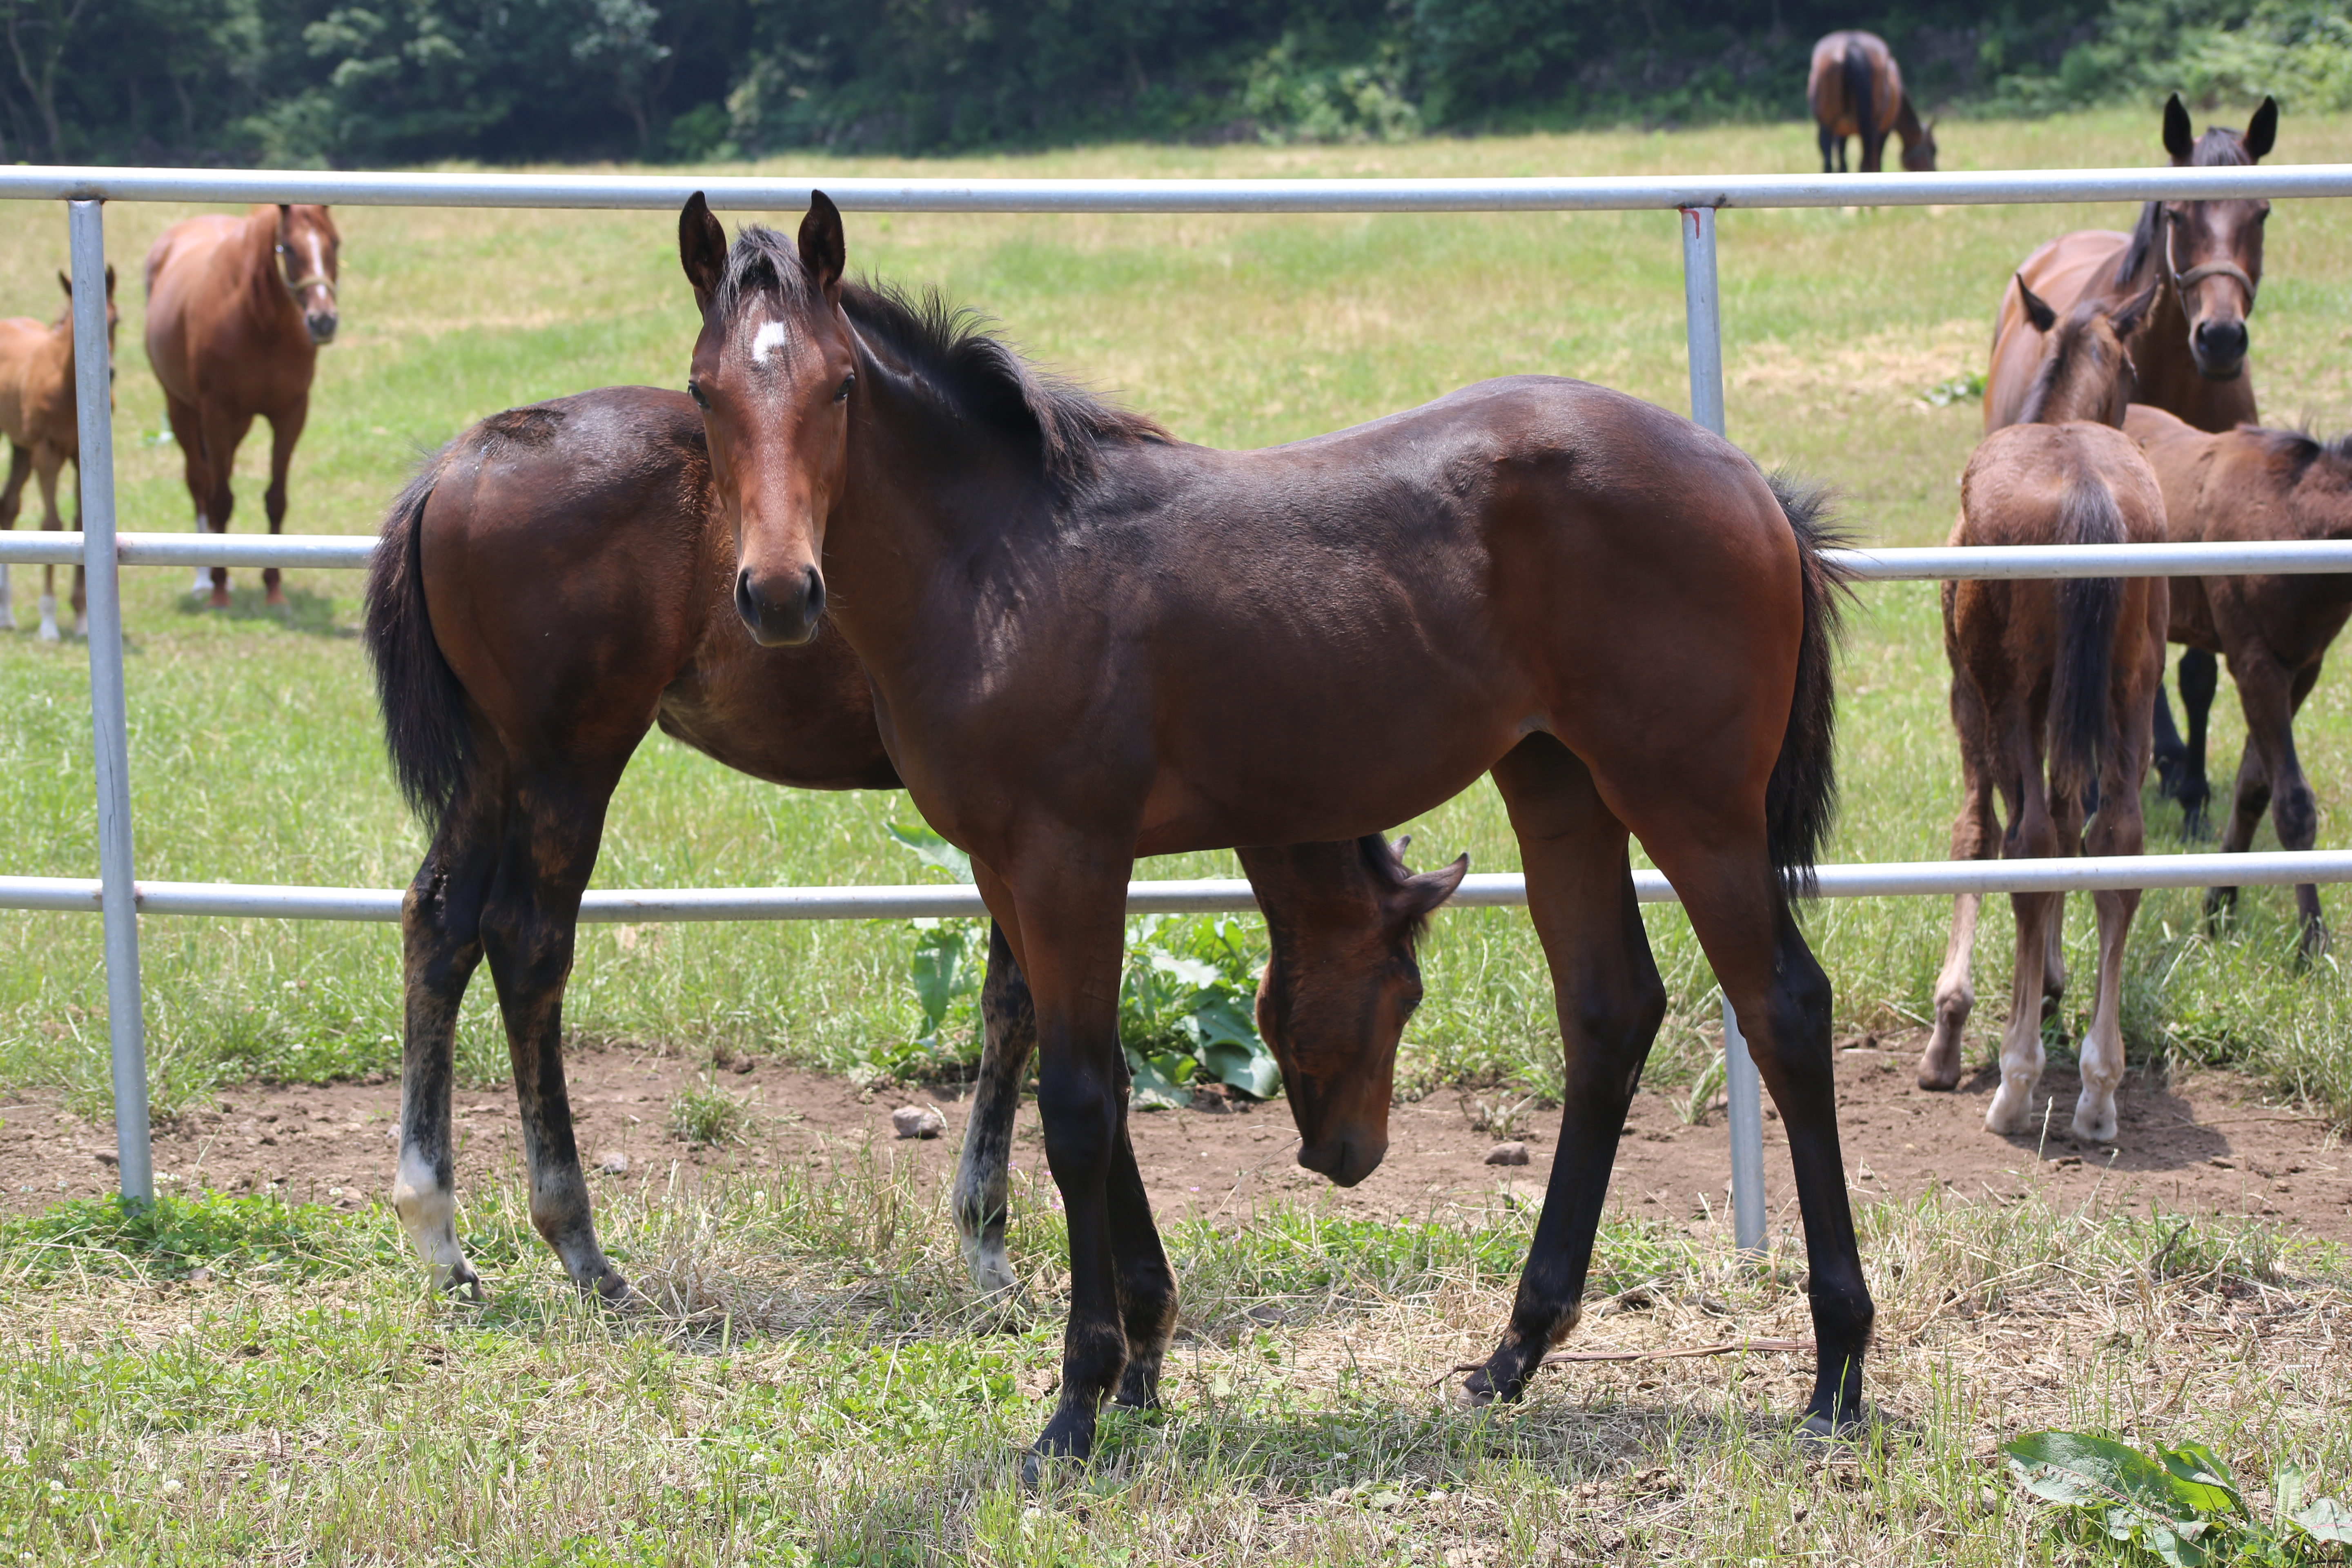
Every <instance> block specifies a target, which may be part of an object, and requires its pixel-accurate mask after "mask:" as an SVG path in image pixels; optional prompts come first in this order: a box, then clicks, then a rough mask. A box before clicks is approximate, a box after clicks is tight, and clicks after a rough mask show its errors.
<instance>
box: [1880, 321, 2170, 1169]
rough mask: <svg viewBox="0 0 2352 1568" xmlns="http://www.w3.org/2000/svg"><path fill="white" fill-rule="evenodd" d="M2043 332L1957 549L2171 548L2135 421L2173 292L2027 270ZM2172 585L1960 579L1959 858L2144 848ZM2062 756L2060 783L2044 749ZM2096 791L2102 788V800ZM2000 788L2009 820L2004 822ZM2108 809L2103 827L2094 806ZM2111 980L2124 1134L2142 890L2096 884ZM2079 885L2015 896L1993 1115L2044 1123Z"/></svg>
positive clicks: (2085, 1113) (2110, 1014) (1927, 1065)
mask: <svg viewBox="0 0 2352 1568" xmlns="http://www.w3.org/2000/svg"><path fill="white" fill-rule="evenodd" d="M2017 290H2018V294H2019V297H2020V298H2021V300H2022V301H2023V304H2024V308H2025V310H2026V313H2027V318H2028V319H2029V320H2030V321H2032V322H2033V325H2034V331H2035V334H2036V337H2037V339H2038V341H2040V342H2041V343H2042V363H2041V365H2040V367H2039V368H2038V370H2037V371H2036V373H2035V375H2034V379H2033V384H2032V387H2031V388H2030V389H2029V391H2028V393H2027V395H2026V397H2025V400H2024V403H2023V405H2022V407H2021V414H2022V416H2023V417H2022V418H2021V420H2020V421H2019V422H2018V423H2017V424H2014V425H2010V426H2004V427H2002V428H2001V429H2000V430H1996V431H1994V432H1993V433H1992V434H1991V435H1990V436H1988V437H1985V439H1984V440H1983V442H1982V443H1981V444H1979V446H1978V447H1977V449H1976V453H1975V455H1974V456H1973V457H1971V458H1969V466H1968V468H1967V470H1966V471H1965V472H1964V473H1962V474H1961V476H1960V521H1959V523H1958V526H1957V527H1955V528H1954V529H1953V531H1952V537H1951V542H1952V543H1953V544H1955V545H1963V546H1966V545H2010V544H2125V543H2129V544H2153V543H2160V542H2162V541H2163V539H2164V497H2163V494H2162V492H2161V491H2160V490H2159V489H2158V488H2157V482H2156V475H2155V474H2154V473H2152V472H2151V471H2149V468H2148V465H2147V458H2143V457H2142V456H2140V451H2139V448H2138V447H2137V446H2136V445H2134V444H2133V442H2132V440H2131V438H2130V437H2127V436H2126V435H2124V434H2123V432H2122V430H2121V429H2120V428H2119V426H2121V425H2122V424H2123V419H2124V408H2125V405H2126V403H2127V402H2128V400H2129V398H2130V395H2131V361H2130V359H2129V357H2128V356H2127V355H2126V353H2125V351H2124V343H2125V342H2126V340H2128V339H2129V338H2130V336H2131V334H2132V331H2133V330H2134V329H2135V328H2136V327H2137V326H2138V325H2139V324H2140V322H2141V321H2142V320H2143V319H2144V318H2145V317H2146V316H2147V312H2148V310H2150V309H2151V308H2152V307H2153V306H2154V304H2155V302H2156V293H2157V285H2156V284H2155V283H2153V282H2151V283H2149V284H2148V285H2147V287H2146V288H2144V289H2142V290H2141V291H2140V292H2139V294H2138V295H2137V296H2136V297H2135V298H2133V299H2131V300H2127V301H2126V302H2125V303H2124V304H2122V305H2119V306H2118V305H2115V304H2112V303H2110V302H2109V301H2108V300H2105V299H2104V298H2101V297H2099V296H2096V295H2094V296H2092V297H2090V298H2088V299H2084V300H2080V301H2078V302H2077V303H2076V304H2075V305H2074V308H2073V309H2072V310H2070V311H2069V312H2068V313H2067V315H2066V317H2065V319H2064V320H2063V321H2061V320H2060V319H2059V318H2058V315H2057V313H2056V312H2055V311H2054V310H2053V309H2052V308H2051V307H2050V306H2048V305H2047V304H2044V303H2043V302H2042V300H2040V299H2038V298H2037V297H2036V296H2035V295H2034V293H2033V291H2032V289H2028V288H2027V287H2026V286H2025V280H2024V279H2018V282H2017ZM2165 614H2166V588H2165V581H2164V579H2163V578H2161V577H2135V578H2129V579H2124V578H2115V577H2085V578H2075V579H2069V580H2066V581H2063V582H2054V583H2053V582H2018V583H2005V582H1999V581H1969V582H1958V583H1946V584H1944V652H1945V655H1946V657H1947V658H1949V659H1950V661H1951V665H1952V727H1953V729H1955V730H1957V731H1958V732H1959V741H1960V778H1961V784H1962V796H1961V805H1960V814H1959V816H1958V819H1957V820H1956V821H1954V822H1953V824H1952V858H1953V859H1955V860H1990V859H1991V858H1994V857H1995V856H1996V855H1998V856H1999V857H2000V858H2003V859H2010V860H2015V859H2021V858H2033V859H2046V858H2050V857H2053V856H2058V855H2079V854H2081V853H2083V851H2084V848H2085V847H2086V842H2087V847H2088V848H2089V850H2090V852H2091V853H2092V854H2094V855H2137V854H2138V853H2139V851H2140V844H2141V839H2142V831H2141V823H2140V805H2139V786H2140V781H2141V780H2142V779H2144V778H2145V777H2147V765H2148V750H2149V743H2150V736H2149V716H2148V715H2149V708H2150V705H2151V704H2150V698H2151V694H2152V693H2153V692H2154V691H2155V689H2156V685H2157V682H2158V681H2159V680H2161V679H2163V678H2164V620H2165ZM2045 756H2046V759H2047V767H2048V772H2047V777H2046V780H2045V777H2044V771H2043V770H2044V761H2045ZM2094 792H2095V793H2094ZM1996 794H1998V795H1999V797H2000V805H2001V808H2002V810H2003V812H2004V813H2005V814H2006V816H2008V818H2009V831H2008V833H2007V834H2006V835H2003V834H2002V833H2001V831H2000V822H1999V821H1998V820H1997V819H1996V818H1995V816H1994V797H1995V795H1996ZM2094 801H2095V802H2096V808H2095V810H2096V814H2095V816H2092V818H2091V824H2090V831H2089V835H2088V837H2087V841H2086V839H2085V836H2084V826H2083V819H2084V813H2085V812H2086V811H2088V810H2091V809H2092V805H2091V803H2092V802H2094ZM2091 897H2092V901H2093V903H2094V904H2095V906H2096V907H2097V910H2098V914H2099V973H2098V984H2097V991H2096V1002H2095V1005H2094V1007H2093V1009H2092V1014H2091V1026H2090V1028H2089V1030H2088V1031H2087V1032H2086V1033H2085V1035H2084V1041H2083V1050H2082V1068H2083V1090H2082V1094H2081V1096H2080V1097H2079V1098H2078V1099H2077V1100H2076V1102H2075V1106H2074V1135H2075V1136H2076V1137H2077V1138H2080V1139H2083V1140H2085V1141H2087V1142H2095V1143H2108V1142H2114V1141H2115V1136H2116V1086H2117V1085H2118V1084H2120V1083H2122V1082H2123V1076H2124V1040H2123V1016H2122V1015H2123V955H2124V941H2125V939H2126V937H2127V936H2128V935H2129V934H2130V931H2131V922H2132V916H2133V915H2134V914H2135V913H2136V912H2137V910H2138V909H2139V893H2138V891H2137V889H2114V890H2108V891H2104V892H2097V893H2094V894H2093V895H2092V896H2091ZM2065 901H2066V900H2065V895H2064V894H2063V893H2012V894H2011V895H2010V904H2011V908H2012V909H2014V910H2015V911H2016V914H2017V967H2016V969H2015V971H2014V973H2013V975H2012V984H2011V994H2010V1005H2009V1027H2008V1029H2007V1031H2006V1032H2005V1033H2004V1034H2003V1036H2002V1037H2001V1047H2000V1089H1997V1090H1996V1091H1995V1092H1994V1094H1993V1097H1992V1103H1991V1105H1990V1106H1989V1107H1988V1108H1987V1109H1986V1110H1985V1125H1986V1126H1988V1127H1990V1129H1992V1131H1995V1132H2001V1133H2016V1132H2021V1131H2027V1130H2028V1127H2029V1125H2030V1115H2031V1112H2032V1101H2033V1091H2034V1089H2035V1088H2036V1087H2038V1086H2039V1084H2040V1083H2041V1080H2042V995H2043V991H2044V986H2043V973H2042V970H2043V966H2044V964H2045V963H2048V962H2049V961H2050V955H2052V954H2053V953H2054V952H2056V951H2057V949H2058V935H2059V926H2060V924H2061V922H2062V921H2063V917H2064V912H2065ZM1981 902H1982V899H1981V896H1980V895H1979V894H1975V893H1962V894H1961V895H1960V896H1959V897H1958V898H1957V899H1956V900H1953V910H1952V936H1951V942H1950V944H1949V945H1948V947H1947V948H1946V949H1945V953H1944V969H1943V973H1941V974H1940V975H1939V976H1937V981H1936V1029H1935V1034H1934V1036H1933V1037H1932V1038H1931V1039H1930V1040H1929V1041H1928V1045H1927V1054H1926V1055H1925V1056H1924V1057H1923V1058H1921V1060H1920V1063H1919V1084H1920V1087H1922V1088H1923V1089H1950V1088H1952V1087H1953V1086H1954V1085H1955V1084H1957V1083H1958V1081H1959V1076H1960V1036H1961V1031H1962V1030H1963V1029H1965V1028H1966V1027H1967V1026H1968V1021H1969V1010H1970V1008H1971V1007H1972V1006H1973V1005H1974V1004H1975V1001H1976V992H1975V988H1974V986H1973V985H1972V984H1971V983H1970V981H1969V961H1970V959H1971V958H1972V956H1973V954H1974V950H1975V946H1976V924H1977V910H1978V907H1979V904H1980V903H1981Z"/></svg>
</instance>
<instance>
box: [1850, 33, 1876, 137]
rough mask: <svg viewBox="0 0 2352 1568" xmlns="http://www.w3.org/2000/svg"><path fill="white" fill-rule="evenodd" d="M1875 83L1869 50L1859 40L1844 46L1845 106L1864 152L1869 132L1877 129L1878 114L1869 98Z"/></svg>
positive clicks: (1871, 96) (1872, 93) (1871, 95)
mask: <svg viewBox="0 0 2352 1568" xmlns="http://www.w3.org/2000/svg"><path fill="white" fill-rule="evenodd" d="M1875 86H1876V84H1875V83H1874V81H1873V80H1872V78H1871V70H1870V54H1869V51H1868V50H1866V49H1864V47H1862V44H1861V42H1860V40H1858V39H1857V40H1855V41H1853V42H1851V43H1848V44H1847V45H1846V47H1845V106H1846V108H1847V110H1850V111H1851V112H1852V113H1853V129H1854V132H1855V134H1857V135H1859V136H1860V137H1861V138H1862V145H1863V148H1864V151H1865V152H1867V151H1868V150H1869V147H1870V136H1871V132H1874V131H1876V130H1877V129H1878V114H1877V111H1876V109H1875V108H1874V105H1873V103H1872V101H1871V100H1872V98H1873V96H1874V89H1875Z"/></svg>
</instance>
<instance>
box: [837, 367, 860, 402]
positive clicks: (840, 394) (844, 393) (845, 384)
mask: <svg viewBox="0 0 2352 1568" xmlns="http://www.w3.org/2000/svg"><path fill="white" fill-rule="evenodd" d="M856 384H857V376H856V374H855V373H854V372H853V373H852V374H848V375H845V376H843V377H842V378H841V387H840V390H838V391H837V392H835V394H834V395H833V400H834V401H835V403H846V402H848V401H849V394H850V390H851V389H852V388H853V387H855V386H856Z"/></svg>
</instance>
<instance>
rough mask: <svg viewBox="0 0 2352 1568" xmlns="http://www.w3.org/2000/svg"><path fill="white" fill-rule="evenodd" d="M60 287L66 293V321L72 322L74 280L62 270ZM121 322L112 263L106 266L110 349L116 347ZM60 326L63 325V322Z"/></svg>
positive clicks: (59, 269) (107, 321)
mask: <svg viewBox="0 0 2352 1568" xmlns="http://www.w3.org/2000/svg"><path fill="white" fill-rule="evenodd" d="M58 288H60V289H64V290H65V291H66V314H65V317H64V321H72V320H73V279H71V278H69V277H68V276H67V275H66V272H65V269H64V268H58ZM121 320H122V312H121V311H120V310H116V309H115V308H114V263H113V262H111V261H110V262H108V263H107V264H106V346H107V347H108V348H112V347H113V346H114V329H115V327H116V326H117V325H118V324H119V323H120V322H121ZM60 324H61V325H62V324H63V322H60Z"/></svg>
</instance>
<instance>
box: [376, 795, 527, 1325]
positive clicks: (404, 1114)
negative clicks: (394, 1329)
mask: <svg viewBox="0 0 2352 1568" xmlns="http://www.w3.org/2000/svg"><path fill="white" fill-rule="evenodd" d="M503 775H504V769H503V767H502V766H501V765H499V763H495V762H490V761H486V760H477V762H476V763H475V765H474V767H473V768H472V769H471V770H470V771H469V773H468V774H467V778H466V781H465V783H464V784H461V785H460V786H459V788H458V791H457V797H456V798H455V799H454V800H453V801H451V802H450V805H449V809H448V811H447V813H446V815H445V816H443V817H442V820H441V826H440V830H439V831H438V832H436V834H435V835H434V836H433V847H432V848H431V849H430V850H428V851H427V852H426V853H425V863H424V864H423V865H422V866H420V867H418V868H417V871H416V880H415V882H413V883H411V884H410V885H409V889H408V896H407V897H406V898H404V899H403V900H401V905H400V934H401V947H402V950H403V963H402V969H403V974H402V983H403V990H404V992H405V993H406V999H405V1001H406V1005H405V1011H406V1013H407V1018H406V1027H405V1044H404V1047H403V1049H402V1052H401V1065H400V1165H399V1170H398V1173H396V1174H395V1175H394V1178H393V1184H392V1206H393V1212H394V1213H395V1214H397V1215H399V1216H400V1225H401V1228H402V1229H403V1230H404V1231H406V1232H407V1233H408V1239H409V1240H410V1242H411V1243H413V1244H414V1245H415V1247H416V1250H417V1253H418V1255H419V1256H420V1257H422V1258H424V1259H425V1263H426V1265H427V1266H428V1267H429V1268H431V1269H432V1270H433V1283H434V1285H435V1287H436V1289H460V1288H462V1289H466V1290H467V1291H469V1292H470V1293H472V1294H473V1296H474V1297H475V1298H476V1299H477V1300H478V1299H479V1298H480V1296H481V1293H482V1287H481V1280H480V1278H479V1277H478V1275H476V1274H475V1272H474V1269H473V1266H472V1265H471V1264H469V1263H467V1261H466V1255H465V1253H464V1251H463V1250H462V1249H461V1248H460V1247H458V1245H457V1165H456V1151H455V1150H454V1149H453V1148H452V1146H451V1140H450V1136H449V1086H450V1078H451V1075H452V1070H453V1069H452V1058H453V1057H454V1055H455V1053H456V1043H457V1009H458V1006H459V1005H460V1004H461V1003H462V1002H463V1001H464V1000H465V996H466V984H467V981H468V980H470V979H472V978H473V973H474V967H475V965H476V964H478V963H480V962H481V957H482V934H481V919H482V903H483V900H484V899H485V898H486V897H487V895H488V892H489V889H490V879H491V877H492V876H493V875H494V874H495V873H496V872H497V870H498V866H499V847H500V845H499V839H500V837H501V830H502V827H503V824H504V816H505V783H504V776H503Z"/></svg>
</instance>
